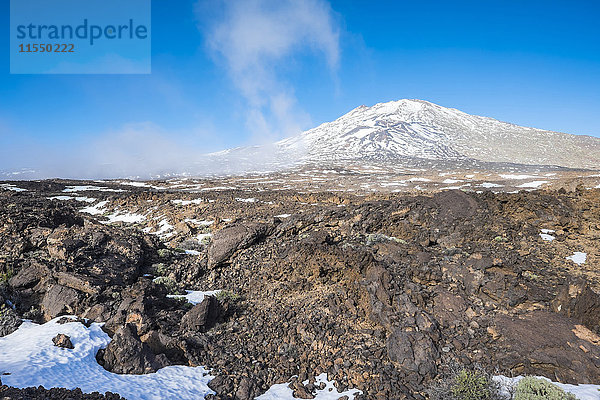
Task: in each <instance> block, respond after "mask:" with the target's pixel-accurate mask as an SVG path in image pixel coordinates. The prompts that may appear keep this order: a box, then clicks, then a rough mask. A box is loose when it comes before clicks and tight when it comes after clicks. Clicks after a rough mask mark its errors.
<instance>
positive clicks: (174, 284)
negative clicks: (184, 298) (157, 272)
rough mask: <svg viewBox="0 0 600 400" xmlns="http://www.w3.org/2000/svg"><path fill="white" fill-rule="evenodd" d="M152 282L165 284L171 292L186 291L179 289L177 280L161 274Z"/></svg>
mask: <svg viewBox="0 0 600 400" xmlns="http://www.w3.org/2000/svg"><path fill="white" fill-rule="evenodd" d="M152 282H154V283H156V284H157V285H164V286H165V287H166V288H167V290H168V292H169V294H185V292H183V293H182V291H181V290H180V289H179V285H178V284H177V282H175V281H174V280H173V279H171V278H169V277H166V276H159V277H158V278H154V279H153V280H152Z"/></svg>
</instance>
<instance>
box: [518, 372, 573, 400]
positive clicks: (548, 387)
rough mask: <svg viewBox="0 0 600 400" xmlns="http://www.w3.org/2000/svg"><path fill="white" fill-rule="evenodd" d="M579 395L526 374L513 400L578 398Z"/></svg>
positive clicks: (564, 399) (570, 399)
mask: <svg viewBox="0 0 600 400" xmlns="http://www.w3.org/2000/svg"><path fill="white" fill-rule="evenodd" d="M576 399H577V397H575V395H573V394H571V393H566V392H565V391H564V390H562V389H561V388H559V387H558V386H556V385H553V384H552V383H551V382H548V381H547V380H545V379H541V378H535V377H533V376H526V377H525V378H523V379H521V380H520V381H519V383H518V384H517V386H516V388H515V394H514V396H513V400H576Z"/></svg>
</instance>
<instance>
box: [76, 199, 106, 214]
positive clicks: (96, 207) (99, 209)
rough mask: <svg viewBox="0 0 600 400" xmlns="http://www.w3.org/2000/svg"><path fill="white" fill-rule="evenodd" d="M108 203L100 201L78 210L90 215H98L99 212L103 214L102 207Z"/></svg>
mask: <svg viewBox="0 0 600 400" xmlns="http://www.w3.org/2000/svg"><path fill="white" fill-rule="evenodd" d="M107 204H108V201H101V202H100V203H98V204H96V205H94V206H89V207H86V208H82V209H81V210H79V212H82V213H87V214H91V215H100V214H104V211H105V210H104V207H105V206H106V205H107Z"/></svg>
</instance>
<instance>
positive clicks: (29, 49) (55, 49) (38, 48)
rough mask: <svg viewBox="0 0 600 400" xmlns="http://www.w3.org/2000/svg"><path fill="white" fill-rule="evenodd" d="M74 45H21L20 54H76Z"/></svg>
mask: <svg viewBox="0 0 600 400" xmlns="http://www.w3.org/2000/svg"><path fill="white" fill-rule="evenodd" d="M74 52H75V45H74V44H73V43H54V44H52V43H48V44H44V43H33V44H32V43H26V44H24V43H21V44H20V45H19V53H74Z"/></svg>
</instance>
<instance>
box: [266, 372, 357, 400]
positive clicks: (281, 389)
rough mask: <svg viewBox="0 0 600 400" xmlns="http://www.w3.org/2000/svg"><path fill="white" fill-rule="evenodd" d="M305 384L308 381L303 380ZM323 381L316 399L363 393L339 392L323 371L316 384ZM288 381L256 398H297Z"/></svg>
mask: <svg viewBox="0 0 600 400" xmlns="http://www.w3.org/2000/svg"><path fill="white" fill-rule="evenodd" d="M303 383H304V384H305V385H306V384H307V383H308V381H304V382H303ZM321 383H324V384H325V388H324V389H323V390H320V389H318V390H317V391H316V393H314V394H315V397H314V399H315V400H337V399H339V398H340V397H343V396H348V399H349V400H353V399H354V396H356V395H357V394H361V393H362V392H361V391H360V390H358V389H348V390H347V391H345V392H341V393H340V392H338V390H337V389H336V387H335V386H334V385H333V381H328V380H327V374H325V373H323V374H321V375H319V376H317V377H315V386H317V387H319V385H320V384H321ZM288 385H289V384H288V383H278V384H276V385H273V386H271V387H270V388H269V390H268V391H267V392H266V393H265V394H263V395H261V396H258V397H257V398H256V400H295V399H297V397H294V392H293V391H292V389H290V388H289V387H288Z"/></svg>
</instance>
